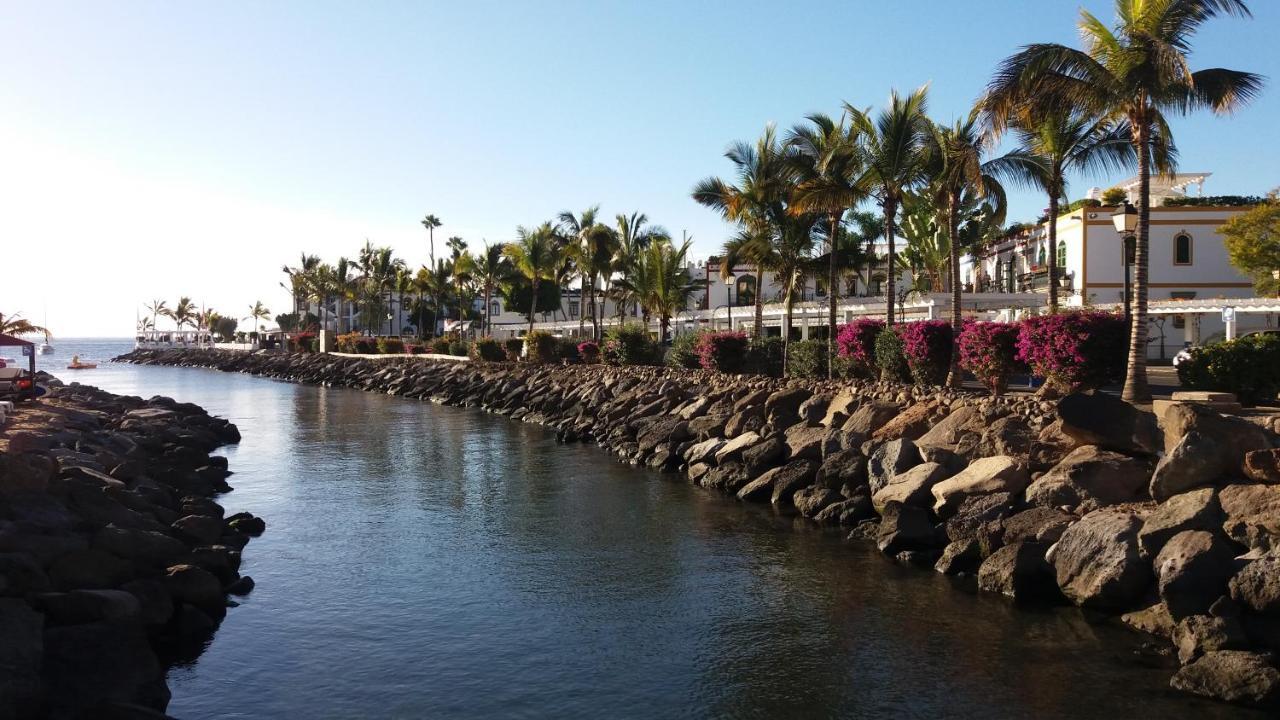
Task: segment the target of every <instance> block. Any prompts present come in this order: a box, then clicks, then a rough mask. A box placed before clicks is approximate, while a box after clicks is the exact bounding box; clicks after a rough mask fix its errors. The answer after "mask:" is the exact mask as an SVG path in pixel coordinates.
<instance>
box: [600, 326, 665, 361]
mask: <svg viewBox="0 0 1280 720" xmlns="http://www.w3.org/2000/svg"><path fill="white" fill-rule="evenodd" d="M601 357H603V358H604V361H605V363H607V364H609V365H653V364H655V363H656V362H657V360H658V352H657V348H656V347H655V346H654V343H653V340H651V339H649V331H648V330H645V329H644V326H642V325H634V324H632V325H623V326H621V327H616V328H612V329H610V330H609V332H608V333H607V334H606V335H605V341H604V347H603V348H602V349H601Z"/></svg>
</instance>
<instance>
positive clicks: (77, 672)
mask: <svg viewBox="0 0 1280 720" xmlns="http://www.w3.org/2000/svg"><path fill="white" fill-rule="evenodd" d="M44 644H45V653H44V664H43V667H42V668H41V671H42V675H43V678H44V683H45V694H46V695H45V696H46V698H48V701H49V704H50V707H49V711H50V712H49V714H50V716H51V717H102V715H99V714H97V712H98V711H99V710H100V706H102V705H104V704H109V703H122V704H126V705H128V704H131V705H141V706H143V707H147V708H152V709H154V710H162V709H163V708H164V707H165V705H166V704H167V703H168V701H169V690H168V688H167V687H166V686H165V683H164V668H163V666H162V665H161V664H160V661H159V660H158V659H157V658H156V655H155V653H154V652H153V651H152V649H151V643H150V642H148V640H147V634H146V632H145V631H144V630H143V626H142V625H141V624H139V623H119V622H95V623H87V624H80V625H66V626H62V627H51V628H48V629H46V630H45V634H44Z"/></svg>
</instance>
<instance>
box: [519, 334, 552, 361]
mask: <svg viewBox="0 0 1280 720" xmlns="http://www.w3.org/2000/svg"><path fill="white" fill-rule="evenodd" d="M524 349H525V360H528V361H529V362H531V363H549V362H555V361H556V360H558V359H559V358H558V357H556V337H555V336H554V335H552V334H551V333H549V332H547V331H546V330H534V331H533V332H531V333H529V334H528V335H525V336H524Z"/></svg>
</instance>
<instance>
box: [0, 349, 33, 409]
mask: <svg viewBox="0 0 1280 720" xmlns="http://www.w3.org/2000/svg"><path fill="white" fill-rule="evenodd" d="M3 347H20V348H22V354H23V355H25V356H26V358H27V363H28V364H29V367H28V369H29V370H30V371H31V388H30V389H28V390H27V393H28V395H27V397H28V399H34V398H35V396H36V384H35V377H36V344H35V343H33V342H31V341H30V340H23V339H22V338H20V337H14V336H13V335H3V334H0V348H3Z"/></svg>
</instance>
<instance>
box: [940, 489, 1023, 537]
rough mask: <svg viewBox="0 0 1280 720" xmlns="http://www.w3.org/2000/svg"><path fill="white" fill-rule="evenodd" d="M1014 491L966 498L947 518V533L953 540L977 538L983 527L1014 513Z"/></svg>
mask: <svg viewBox="0 0 1280 720" xmlns="http://www.w3.org/2000/svg"><path fill="white" fill-rule="evenodd" d="M1013 505H1014V496H1013V494H1012V493H991V494H990V495H973V496H970V497H967V498H965V499H964V500H963V501H962V502H961V503H960V505H959V506H958V507H957V508H956V510H955V514H953V515H952V516H951V517H950V518H948V519H947V522H946V526H945V527H946V534H947V538H948V539H950V540H951V541H953V542H954V541H958V540H976V539H977V537H978V535H979V534H980V533H981V531H982V529H983V528H984V527H986V526H987V525H989V524H990V523H992V522H995V521H997V520H1000V519H1001V518H1006V517H1008V516H1010V515H1012V514H1013Z"/></svg>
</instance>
